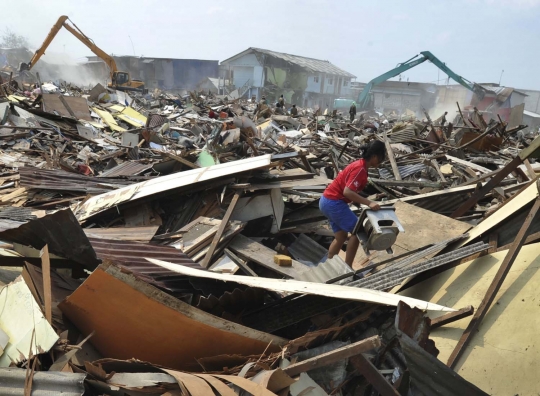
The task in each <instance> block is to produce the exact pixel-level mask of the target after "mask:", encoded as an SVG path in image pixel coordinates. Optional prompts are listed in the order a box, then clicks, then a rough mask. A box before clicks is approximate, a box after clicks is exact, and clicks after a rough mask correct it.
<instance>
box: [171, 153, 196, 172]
mask: <svg viewBox="0 0 540 396" xmlns="http://www.w3.org/2000/svg"><path fill="white" fill-rule="evenodd" d="M164 154H165V155H166V156H167V157H169V158H171V159H173V160H175V161H178V162H180V163H181V164H184V165H186V166H188V167H190V168H192V169H197V168H200V166H199V165H197V164H194V163H193V162H191V161H188V160H187V159H185V158H182V157H180V156H178V155H175V154H172V153H164Z"/></svg>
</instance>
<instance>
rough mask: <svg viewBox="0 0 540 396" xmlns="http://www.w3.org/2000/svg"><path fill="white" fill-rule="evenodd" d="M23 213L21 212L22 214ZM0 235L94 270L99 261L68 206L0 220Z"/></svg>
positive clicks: (4, 238)
mask: <svg viewBox="0 0 540 396" xmlns="http://www.w3.org/2000/svg"><path fill="white" fill-rule="evenodd" d="M21 215H23V213H21ZM0 238H1V239H3V240H5V241H9V242H17V243H20V244H23V245H26V246H32V247H33V248H35V249H38V250H39V249H42V248H43V247H44V246H45V245H48V246H49V251H50V252H51V253H53V254H56V255H58V256H60V257H64V258H66V259H70V260H73V261H75V262H77V263H80V264H82V265H83V266H84V267H85V268H87V269H90V270H93V269H94V268H96V266H97V265H98V264H99V260H98V258H97V257H96V252H95V251H94V249H93V248H92V245H90V242H89V240H88V238H87V237H86V235H85V234H84V232H83V230H82V228H81V226H80V225H79V223H78V222H77V219H76V218H75V216H74V215H73V212H71V210H70V209H63V210H58V211H56V212H53V213H49V214H45V211H35V212H32V214H28V215H26V219H25V218H21V217H19V218H18V219H17V220H9V219H2V220H0Z"/></svg>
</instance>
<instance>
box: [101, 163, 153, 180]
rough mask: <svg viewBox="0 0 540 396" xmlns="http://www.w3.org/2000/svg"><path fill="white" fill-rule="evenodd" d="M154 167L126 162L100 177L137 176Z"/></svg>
mask: <svg viewBox="0 0 540 396" xmlns="http://www.w3.org/2000/svg"><path fill="white" fill-rule="evenodd" d="M152 166H153V164H141V163H139V162H132V161H126V162H124V163H122V164H120V165H117V166H115V167H114V168H112V169H109V170H107V171H105V172H103V173H102V174H101V175H99V176H98V177H119V176H135V175H138V174H140V173H142V172H144V171H145V170H147V169H150V168H151V167H152Z"/></svg>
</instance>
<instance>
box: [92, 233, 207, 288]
mask: <svg viewBox="0 0 540 396" xmlns="http://www.w3.org/2000/svg"><path fill="white" fill-rule="evenodd" d="M88 239H89V240H90V243H91V244H92V247H93V248H94V250H95V251H96V255H97V256H98V257H99V258H100V259H101V260H104V261H106V260H108V261H112V262H114V263H117V264H119V265H121V266H122V267H124V268H126V269H128V270H129V271H131V272H133V273H134V274H135V275H136V276H137V277H138V278H140V279H142V280H144V281H146V282H148V283H150V284H153V285H155V286H158V287H160V288H162V289H165V290H168V291H170V292H173V293H178V292H181V291H187V290H192V289H193V287H192V286H191V285H190V284H189V283H188V281H187V277H185V276H183V275H179V274H178V273H176V272H174V271H170V270H168V269H166V268H163V267H161V266H159V265H156V264H152V263H150V262H149V261H148V260H146V259H145V257H150V258H155V259H159V260H164V261H168V262H171V263H175V264H180V265H183V266H186V267H190V268H196V269H200V270H204V268H202V267H201V266H200V265H199V264H197V263H196V262H194V261H193V260H191V259H190V258H189V257H188V256H186V255H185V254H184V253H183V252H182V251H181V250H178V249H175V248H172V247H170V246H161V245H150V244H145V243H137V242H132V241H119V240H111V239H100V238H93V237H89V238H88Z"/></svg>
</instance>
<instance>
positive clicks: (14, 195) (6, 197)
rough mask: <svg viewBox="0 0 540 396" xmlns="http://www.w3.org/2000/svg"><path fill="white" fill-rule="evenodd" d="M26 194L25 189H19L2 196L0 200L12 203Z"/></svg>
mask: <svg viewBox="0 0 540 396" xmlns="http://www.w3.org/2000/svg"><path fill="white" fill-rule="evenodd" d="M25 192H26V188H25V187H21V188H18V189H16V190H15V191H13V192H11V193H9V194H6V195H4V196H2V198H0V202H8V201H11V200H12V199H13V198H17V197H18V196H20V195H23V194H24V193H25Z"/></svg>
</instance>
